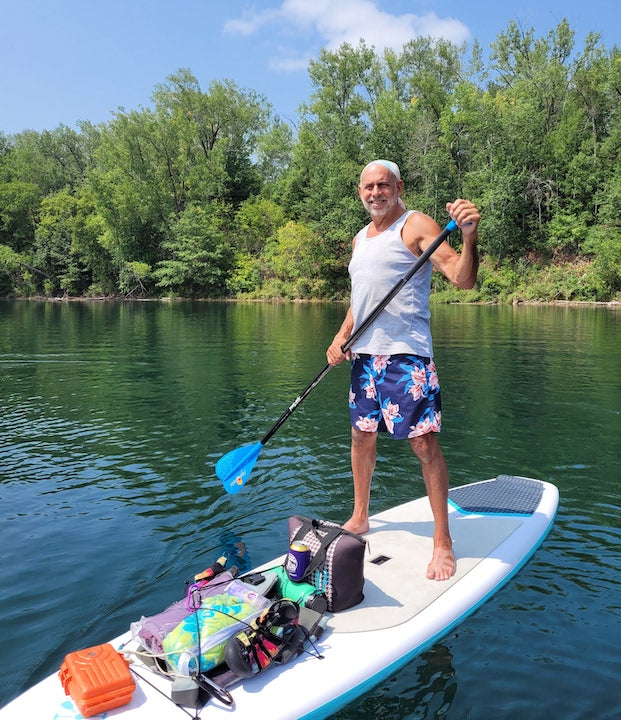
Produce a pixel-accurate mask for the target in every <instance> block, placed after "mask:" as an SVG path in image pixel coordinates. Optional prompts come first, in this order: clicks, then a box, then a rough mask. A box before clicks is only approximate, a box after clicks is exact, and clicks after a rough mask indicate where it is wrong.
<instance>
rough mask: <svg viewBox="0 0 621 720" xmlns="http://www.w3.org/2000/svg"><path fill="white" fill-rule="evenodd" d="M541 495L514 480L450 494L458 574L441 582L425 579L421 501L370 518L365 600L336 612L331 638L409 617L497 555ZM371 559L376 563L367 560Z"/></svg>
mask: <svg viewBox="0 0 621 720" xmlns="http://www.w3.org/2000/svg"><path fill="white" fill-rule="evenodd" d="M542 494H543V485H542V483H540V482H539V481H536V480H530V479H528V478H522V477H517V476H513V475H499V476H498V477H497V478H496V479H494V480H489V481H484V482H480V483H475V484H473V485H468V486H463V487H457V488H454V489H453V490H451V491H450V505H451V506H452V512H449V523H450V528H451V536H452V538H453V548H454V550H455V556H456V559H457V570H456V573H455V575H453V577H451V578H450V579H449V580H446V581H443V582H437V581H435V580H428V579H427V578H426V576H425V575H426V569H427V563H428V562H429V559H430V558H431V554H432V552H433V528H434V523H433V515H432V514H431V508H430V506H429V503H428V501H427V500H426V498H425V499H423V498H421V499H420V500H417V501H414V502H412V503H406V504H405V505H403V506H400V507H398V508H393V509H392V510H387V511H385V512H382V513H379V514H378V515H376V516H374V517H373V518H371V528H370V531H369V532H368V533H367V534H366V535H365V538H366V539H367V543H368V550H367V553H366V555H365V563H364V575H365V584H364V594H365V598H364V600H363V601H362V603H360V604H359V605H356V606H354V607H352V608H350V609H349V610H345V611H343V612H339V613H335V614H334V615H333V616H332V617H331V618H330V620H329V621H328V627H329V628H331V629H332V630H333V631H334V632H337V633H350V632H354V633H355V632H366V631H373V630H381V629H386V628H390V627H395V626H398V625H400V624H402V623H404V622H407V621H408V620H410V619H412V618H413V617H415V616H416V615H418V614H419V613H420V612H422V611H423V610H424V609H425V608H426V607H428V606H429V605H430V604H431V603H433V602H434V601H435V600H437V599H438V598H439V597H440V596H441V595H442V594H443V593H444V592H446V590H448V589H449V588H450V587H452V586H453V585H455V584H456V583H458V582H460V580H462V579H463V578H465V576H466V575H468V573H469V572H470V571H471V570H473V569H474V568H475V567H476V566H477V565H478V564H479V563H480V562H481V561H482V560H484V559H485V558H492V559H493V558H494V557H497V556H496V548H497V547H498V546H499V545H500V544H501V543H503V542H504V541H505V540H506V539H507V538H508V537H509V536H510V535H511V534H513V532H515V531H516V530H517V529H518V528H519V527H520V526H521V525H522V524H523V523H524V522H527V521H528V518H529V517H530V516H532V515H533V514H534V512H535V511H536V510H537V507H538V506H539V503H540V500H541V497H542ZM377 558H380V562H379V564H376V563H374V562H373V560H376V559H377ZM383 558H385V561H383V562H382V561H381V560H382V559H383Z"/></svg>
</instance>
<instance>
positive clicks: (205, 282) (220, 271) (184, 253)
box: [153, 205, 232, 297]
mask: <svg viewBox="0 0 621 720" xmlns="http://www.w3.org/2000/svg"><path fill="white" fill-rule="evenodd" d="M163 247H164V249H165V250H166V251H167V254H168V257H167V258H166V259H164V260H161V261H160V262H159V263H158V266H157V268H156V269H155V270H154V271H153V276H154V277H155V279H156V281H157V287H159V288H161V289H162V290H163V291H164V292H166V293H171V294H173V295H181V296H186V297H221V296H222V295H224V293H225V291H226V278H227V274H228V272H229V269H230V266H231V262H232V249H231V246H230V243H229V242H228V240H227V237H226V236H225V234H224V233H223V232H222V230H221V228H220V227H219V223H218V218H217V216H215V215H214V214H212V213H209V212H206V211H205V210H203V208H201V207H199V206H196V205H190V206H188V207H187V208H186V209H185V210H184V211H183V212H182V213H180V214H179V215H178V216H177V217H176V218H175V219H174V221H173V223H172V227H171V236H170V238H169V239H168V240H166V241H165V242H164V244H163Z"/></svg>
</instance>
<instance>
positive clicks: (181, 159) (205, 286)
mask: <svg viewBox="0 0 621 720" xmlns="http://www.w3.org/2000/svg"><path fill="white" fill-rule="evenodd" d="M308 72H309V77H310V80H311V84H312V88H313V91H312V93H311V95H310V97H309V99H308V101H307V102H305V103H304V104H303V105H302V106H301V107H300V108H299V114H298V118H299V119H298V120H296V121H295V122H293V121H289V122H287V121H283V120H282V119H281V118H279V117H278V116H276V115H275V114H274V112H273V108H272V107H271V105H270V103H269V102H268V101H267V99H266V98H265V97H263V96H261V95H259V94H257V93H256V92H253V91H252V90H244V89H240V88H239V87H238V86H237V85H236V84H235V83H234V82H233V81H231V80H226V79H225V80H220V81H214V82H212V83H211V84H210V86H209V88H208V89H207V90H203V89H201V87H200V86H199V83H198V81H197V79H196V78H195V77H194V75H193V74H192V72H191V71H190V70H189V69H180V70H178V71H177V72H175V73H174V74H172V75H170V76H169V77H168V78H166V80H165V82H163V83H162V84H160V85H157V86H156V87H155V88H154V91H153V94H152V97H151V104H150V106H149V107H144V108H143V107H140V108H139V109H136V110H125V109H123V108H119V109H118V110H117V111H116V112H114V113H113V114H112V119H111V120H110V121H109V122H107V123H104V124H100V125H93V124H91V123H89V122H81V123H79V124H78V125H77V126H76V129H72V128H69V127H66V126H64V125H61V126H59V127H58V128H56V129H55V130H50V131H44V132H35V131H31V130H24V131H23V132H20V133H18V134H16V135H12V136H7V135H5V134H3V133H0V295H1V296H20V297H29V296H36V295H45V296H116V295H122V296H126V297H137V296H141V297H162V296H169V297H170V296H177V297H195V298H198V297H200V298H227V297H253V298H275V297H283V298H309V299H311V298H323V299H335V298H342V297H345V296H346V295H347V292H348V275H347V264H348V262H349V257H350V252H351V240H352V237H353V236H354V234H355V233H356V232H357V230H358V229H359V228H360V227H362V226H363V225H364V224H365V223H366V222H367V218H366V215H365V212H364V210H363V208H362V206H361V204H360V202H359V200H358V197H357V192H356V187H357V183H358V178H359V174H360V170H361V168H362V167H363V166H364V165H365V164H366V163H367V162H368V161H369V160H372V159H374V158H377V157H383V158H386V159H390V160H394V161H395V162H396V163H397V164H398V165H399V166H400V168H401V172H402V177H403V180H404V200H405V203H406V205H407V206H408V207H409V208H412V209H418V210H422V211H423V212H426V213H428V214H429V215H431V216H432V217H434V218H435V219H436V220H437V221H438V222H439V224H440V225H443V224H444V223H445V222H446V220H447V218H446V216H445V211H444V206H445V203H446V201H447V200H452V199H454V198H456V197H467V198H469V199H472V200H473V201H474V202H476V203H477V204H478V206H479V207H480V209H481V211H482V222H481V227H480V247H481V256H482V264H481V270H480V274H479V282H478V284H477V287H476V288H475V289H474V290H471V291H468V292H463V291H455V290H453V289H451V288H450V287H449V286H448V285H447V283H446V282H445V280H444V279H443V278H442V277H441V276H440V274H439V273H434V279H433V289H434V293H435V297H436V298H437V299H438V300H445V301H450V300H454V299H461V300H469V301H514V302H515V301H520V300H553V299H565V300H600V301H606V300H614V299H618V298H619V296H620V293H621V225H620V222H619V208H620V207H621V173H620V172H619V169H620V163H621V154H620V148H621V110H620V98H621V54H620V53H619V49H618V48H617V47H616V46H615V47H613V48H612V49H611V50H608V49H606V48H605V47H604V46H603V45H602V43H601V41H600V38H599V36H598V35H596V34H590V35H589V36H588V37H587V38H586V40H585V42H584V46H583V47H582V48H580V49H578V48H576V47H575V34H574V32H573V30H572V29H571V28H570V26H569V25H568V23H567V22H566V21H565V20H563V21H562V22H561V23H560V24H559V25H558V26H557V27H556V28H555V29H554V30H552V31H550V32H549V33H548V34H547V35H546V36H545V37H538V36H536V35H535V32H534V30H532V29H529V30H526V29H524V28H522V27H521V26H519V25H518V24H517V23H516V22H510V23H509V25H508V26H507V28H506V29H505V30H504V31H503V32H501V33H500V34H499V35H498V37H497V38H496V39H495V41H494V42H493V43H492V44H491V51H490V53H489V56H488V58H487V59H486V60H483V52H482V49H481V47H480V46H479V44H478V43H477V42H476V41H474V42H473V43H472V44H471V45H470V46H467V45H465V44H464V45H462V46H456V45H454V44H452V43H450V42H448V41H445V40H432V39H430V38H416V39H413V40H411V41H410V42H409V43H407V44H406V45H405V46H404V47H403V49H402V50H401V51H399V52H397V51H394V50H386V51H384V52H383V53H382V54H381V55H380V54H378V53H377V52H376V51H375V50H374V49H373V48H371V47H368V46H367V45H366V44H365V43H364V42H363V41H361V42H360V43H359V44H358V45H357V46H352V45H349V44H343V45H342V46H341V47H339V48H338V49H337V50H335V51H329V50H323V51H322V52H321V53H320V55H319V57H318V58H317V59H316V60H313V61H311V62H310V63H309V67H308ZM452 242H454V243H457V244H458V243H459V238H458V236H456V237H455V238H453V239H452Z"/></svg>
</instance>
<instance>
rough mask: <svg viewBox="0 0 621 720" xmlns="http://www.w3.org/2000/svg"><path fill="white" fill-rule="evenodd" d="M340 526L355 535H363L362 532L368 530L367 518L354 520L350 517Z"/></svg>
mask: <svg viewBox="0 0 621 720" xmlns="http://www.w3.org/2000/svg"><path fill="white" fill-rule="evenodd" d="M341 527H343V528H344V529H345V530H349V532H353V533H356V534H357V535H364V533H366V532H369V520H368V519H367V520H354V518H353V517H352V518H350V519H349V520H348V521H347V522H346V523H343V525H342V526H341Z"/></svg>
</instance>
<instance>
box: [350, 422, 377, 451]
mask: <svg viewBox="0 0 621 720" xmlns="http://www.w3.org/2000/svg"><path fill="white" fill-rule="evenodd" d="M351 442H352V445H353V446H355V447H356V448H360V449H372V448H374V447H375V445H376V443H377V433H375V432H364V431H363V430H358V428H355V427H352V429H351Z"/></svg>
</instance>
